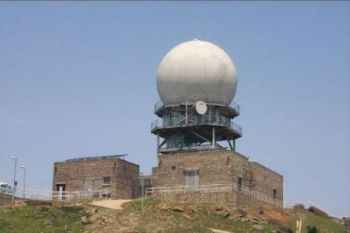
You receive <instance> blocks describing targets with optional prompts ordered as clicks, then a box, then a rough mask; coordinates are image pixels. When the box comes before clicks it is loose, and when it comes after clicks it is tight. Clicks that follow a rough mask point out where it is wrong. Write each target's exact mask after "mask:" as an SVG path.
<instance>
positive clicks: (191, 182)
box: [184, 170, 199, 186]
mask: <svg viewBox="0 0 350 233" xmlns="http://www.w3.org/2000/svg"><path fill="white" fill-rule="evenodd" d="M184 175H185V186H198V185H199V171H198V170H187V171H184Z"/></svg>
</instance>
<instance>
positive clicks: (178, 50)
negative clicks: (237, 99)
mask: <svg viewBox="0 0 350 233" xmlns="http://www.w3.org/2000/svg"><path fill="white" fill-rule="evenodd" d="M157 87H158V93H159V96H160V98H161V100H162V101H163V103H164V104H179V103H183V102H185V101H187V102H196V101H199V100H203V101H206V102H208V103H216V104H223V105H229V104H230V103H231V102H232V99H233V97H234V95H235V93H236V88H237V77H236V68H235V65H234V64H233V62H232V60H231V58H230V57H229V56H228V55H227V53H226V52H225V51H223V50H222V49H221V48H219V47H218V46H216V45H215V44H213V43H210V42H207V41H201V40H192V41H188V42H184V43H181V44H179V45H177V46H175V47H174V48H173V49H171V50H170V51H169V52H168V53H167V54H166V55H165V57H164V58H163V60H162V61H161V63H160V65H159V68H158V75H157Z"/></svg>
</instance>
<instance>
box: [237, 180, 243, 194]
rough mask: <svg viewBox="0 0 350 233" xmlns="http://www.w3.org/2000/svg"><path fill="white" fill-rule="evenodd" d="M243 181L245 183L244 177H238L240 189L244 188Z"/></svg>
mask: <svg viewBox="0 0 350 233" xmlns="http://www.w3.org/2000/svg"><path fill="white" fill-rule="evenodd" d="M242 183H243V178H242V177H238V191H241V190H242Z"/></svg>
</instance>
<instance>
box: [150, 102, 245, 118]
mask: <svg viewBox="0 0 350 233" xmlns="http://www.w3.org/2000/svg"><path fill="white" fill-rule="evenodd" d="M206 103H207V104H208V106H216V107H217V108H218V109H220V111H221V112H222V114H223V115H226V116H229V117H231V118H234V117H236V116H239V114H240V106H239V105H238V104H237V103H235V102H231V104H230V105H223V104H218V103H210V102H206ZM194 104H195V103H194V102H190V101H183V102H181V103H180V104H167V105H165V104H164V103H163V101H161V100H159V101H158V102H157V103H156V104H155V105H154V114H156V115H157V116H158V117H162V116H163V115H164V113H166V112H168V111H169V110H170V109H173V110H181V109H183V108H185V107H186V105H187V106H193V105H194Z"/></svg>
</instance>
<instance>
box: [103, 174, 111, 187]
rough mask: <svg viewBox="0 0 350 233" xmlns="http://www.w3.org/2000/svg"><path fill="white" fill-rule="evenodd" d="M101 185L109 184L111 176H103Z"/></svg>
mask: <svg viewBox="0 0 350 233" xmlns="http://www.w3.org/2000/svg"><path fill="white" fill-rule="evenodd" d="M102 186H105V187H106V186H111V177H110V176H105V177H103V184H102Z"/></svg>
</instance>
